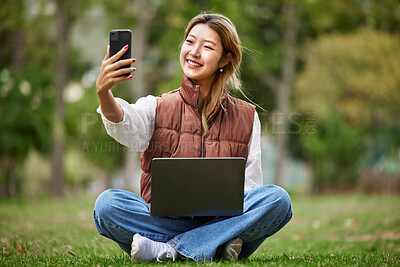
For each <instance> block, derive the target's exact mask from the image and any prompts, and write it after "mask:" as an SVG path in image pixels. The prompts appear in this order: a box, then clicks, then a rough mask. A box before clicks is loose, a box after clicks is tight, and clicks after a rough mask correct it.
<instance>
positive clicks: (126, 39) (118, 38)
mask: <svg viewBox="0 0 400 267" xmlns="http://www.w3.org/2000/svg"><path fill="white" fill-rule="evenodd" d="M125 45H129V47H128V50H127V51H126V52H125V54H123V55H122V57H121V58H120V59H119V60H122V59H128V58H131V57H132V55H131V46H132V32H131V30H125V29H124V30H111V31H110V57H112V56H113V55H115V54H116V53H117V52H118V51H119V50H121V49H122V48H123V47H124V46H125ZM130 67H131V65H130V64H129V65H125V66H123V67H121V68H130ZM123 75H124V76H129V75H131V74H130V73H126V74H123Z"/></svg>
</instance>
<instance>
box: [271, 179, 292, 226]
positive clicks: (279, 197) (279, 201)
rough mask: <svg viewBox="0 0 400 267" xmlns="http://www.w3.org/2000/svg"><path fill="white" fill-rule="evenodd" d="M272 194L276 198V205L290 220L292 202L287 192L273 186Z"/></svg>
mask: <svg viewBox="0 0 400 267" xmlns="http://www.w3.org/2000/svg"><path fill="white" fill-rule="evenodd" d="M274 193H275V197H276V205H277V206H278V207H279V209H280V210H282V211H283V212H285V211H286V213H287V217H288V219H289V220H290V218H292V201H291V199H290V196H289V194H288V192H286V190H285V189H283V188H282V187H280V186H276V185H275V186H274Z"/></svg>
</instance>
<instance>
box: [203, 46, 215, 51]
mask: <svg viewBox="0 0 400 267" xmlns="http://www.w3.org/2000/svg"><path fill="white" fill-rule="evenodd" d="M205 48H207V49H210V50H214V48H212V47H211V46H205Z"/></svg>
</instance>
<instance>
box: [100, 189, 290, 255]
mask: <svg viewBox="0 0 400 267" xmlns="http://www.w3.org/2000/svg"><path fill="white" fill-rule="evenodd" d="M93 216H94V222H95V225H96V227H97V230H98V231H99V233H100V234H101V235H103V236H105V237H107V238H110V239H112V240H114V241H115V242H117V243H118V245H119V246H120V247H121V248H122V249H123V250H124V251H126V252H127V253H128V254H130V250H131V242H132V237H133V235H134V234H135V233H138V234H140V235H141V236H145V237H147V238H149V239H151V240H154V241H158V242H164V243H168V244H170V245H171V246H172V247H173V248H174V249H176V250H177V251H178V253H180V254H181V255H183V256H185V257H188V258H191V259H193V260H195V261H198V262H205V261H209V260H211V259H213V258H214V259H216V258H219V254H220V251H221V249H222V248H223V245H224V244H225V243H226V242H228V241H230V240H232V239H234V238H237V237H239V238H241V239H242V240H243V246H242V252H241V253H240V255H239V258H244V259H245V258H248V257H249V256H250V255H251V254H252V253H253V252H254V251H255V250H256V249H257V248H258V247H259V246H260V245H261V244H262V242H264V240H265V239H266V238H267V237H269V236H271V235H273V234H274V233H276V232H277V231H278V230H280V229H281V228H282V227H283V226H284V225H286V224H287V223H288V222H289V221H290V219H291V218H292V207H291V201H290V197H289V195H288V194H287V192H286V191H285V190H284V189H282V188H281V187H278V186H275V185H266V186H261V187H258V188H255V189H252V190H249V191H246V192H245V194H244V210H243V214H242V215H238V216H234V217H194V218H185V217H184V218H176V217H152V216H151V215H150V211H149V208H148V205H147V203H146V202H145V201H144V200H143V199H141V198H140V197H139V196H138V195H136V194H134V193H131V192H128V191H123V190H117V189H109V190H107V191H104V192H103V193H101V194H100V195H99V197H98V198H97V200H96V204H95V208H94V212H93Z"/></svg>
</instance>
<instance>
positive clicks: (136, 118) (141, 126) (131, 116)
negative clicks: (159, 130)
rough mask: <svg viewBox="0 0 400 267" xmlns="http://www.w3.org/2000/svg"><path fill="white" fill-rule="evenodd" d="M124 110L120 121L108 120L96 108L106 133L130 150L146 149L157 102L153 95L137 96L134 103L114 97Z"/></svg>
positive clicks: (99, 109) (152, 127)
mask: <svg viewBox="0 0 400 267" xmlns="http://www.w3.org/2000/svg"><path fill="white" fill-rule="evenodd" d="M115 100H116V101H117V103H118V104H119V105H120V106H121V108H122V110H123V111H124V117H123V119H122V121H120V122H118V123H115V122H111V121H109V120H108V119H107V118H106V117H105V116H104V114H103V113H102V112H101V108H100V107H98V108H97V112H98V113H99V114H100V115H101V118H102V120H103V123H104V127H105V128H106V131H107V133H108V134H109V135H110V136H111V137H112V138H114V139H115V140H116V141H117V142H119V143H121V144H122V145H124V146H127V147H129V148H130V149H132V150H135V151H140V152H143V151H145V150H146V149H147V147H148V146H149V143H150V139H151V137H152V135H153V132H154V125H155V117H156V107H157V102H156V99H155V97H154V96H151V95H149V96H146V97H142V98H139V99H138V100H137V101H136V103H135V104H129V103H128V102H126V101H125V100H123V99H121V98H115Z"/></svg>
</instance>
